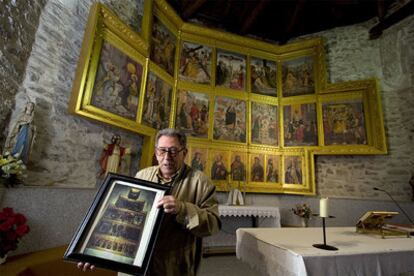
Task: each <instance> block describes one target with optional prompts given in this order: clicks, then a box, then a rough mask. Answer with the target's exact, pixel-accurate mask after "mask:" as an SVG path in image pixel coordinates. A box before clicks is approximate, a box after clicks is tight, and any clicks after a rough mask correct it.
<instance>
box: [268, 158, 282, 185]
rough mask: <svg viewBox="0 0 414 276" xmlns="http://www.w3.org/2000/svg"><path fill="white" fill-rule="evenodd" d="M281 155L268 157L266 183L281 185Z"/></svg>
mask: <svg viewBox="0 0 414 276" xmlns="http://www.w3.org/2000/svg"><path fill="white" fill-rule="evenodd" d="M279 168H280V156H279V155H266V182H271V183H279V181H280V178H279V175H280V173H279Z"/></svg>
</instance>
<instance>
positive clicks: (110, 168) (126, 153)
mask: <svg viewBox="0 0 414 276" xmlns="http://www.w3.org/2000/svg"><path fill="white" fill-rule="evenodd" d="M99 164H100V167H101V173H100V175H101V176H106V175H107V174H108V173H109V172H112V173H118V174H123V175H130V165H131V149H130V148H126V147H122V146H121V136H120V135H118V134H116V135H113V136H112V138H111V143H110V144H105V146H104V150H103V152H102V155H101V158H100V159H99Z"/></svg>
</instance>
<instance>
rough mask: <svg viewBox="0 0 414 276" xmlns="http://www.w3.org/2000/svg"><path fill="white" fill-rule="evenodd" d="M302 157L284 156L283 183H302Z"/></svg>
mask: <svg viewBox="0 0 414 276" xmlns="http://www.w3.org/2000/svg"><path fill="white" fill-rule="evenodd" d="M302 159H303V157H302V156H284V160H283V168H284V172H283V174H284V184H300V185H303V184H304V183H303V166H302V165H303V160H302Z"/></svg>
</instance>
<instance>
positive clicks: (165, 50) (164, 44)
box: [150, 16, 177, 76]
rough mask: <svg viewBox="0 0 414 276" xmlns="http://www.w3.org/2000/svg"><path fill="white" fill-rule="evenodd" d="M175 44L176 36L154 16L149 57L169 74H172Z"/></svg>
mask: <svg viewBox="0 0 414 276" xmlns="http://www.w3.org/2000/svg"><path fill="white" fill-rule="evenodd" d="M176 44H177V38H176V36H175V35H174V34H173V33H172V32H171V31H170V30H169V29H168V28H167V27H166V26H165V25H164V24H163V23H162V22H161V21H160V20H159V19H158V18H157V17H156V16H154V22H153V24H152V43H151V45H152V46H151V54H150V58H151V60H152V61H153V62H155V63H156V64H157V65H158V66H160V67H161V68H163V69H164V70H165V71H167V72H168V74H170V75H171V76H174V58H175V45H176Z"/></svg>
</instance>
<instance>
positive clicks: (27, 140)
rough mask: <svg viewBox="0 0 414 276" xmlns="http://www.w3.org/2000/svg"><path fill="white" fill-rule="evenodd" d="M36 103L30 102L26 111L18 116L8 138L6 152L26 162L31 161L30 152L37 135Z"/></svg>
mask: <svg viewBox="0 0 414 276" xmlns="http://www.w3.org/2000/svg"><path fill="white" fill-rule="evenodd" d="M34 108H35V104H34V103H33V102H28V103H27V104H26V107H25V108H24V111H23V112H22V113H21V114H20V115H19V116H18V117H17V120H16V122H15V123H14V125H13V128H12V129H11V131H10V133H9V135H8V136H7V138H6V144H5V149H4V150H5V152H10V153H11V154H12V155H14V156H16V155H17V156H19V158H20V159H21V160H22V161H23V163H24V164H27V163H28V162H29V156H30V152H31V149H32V146H33V142H34V139H35V136H36V126H35V125H34V123H33V117H34Z"/></svg>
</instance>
